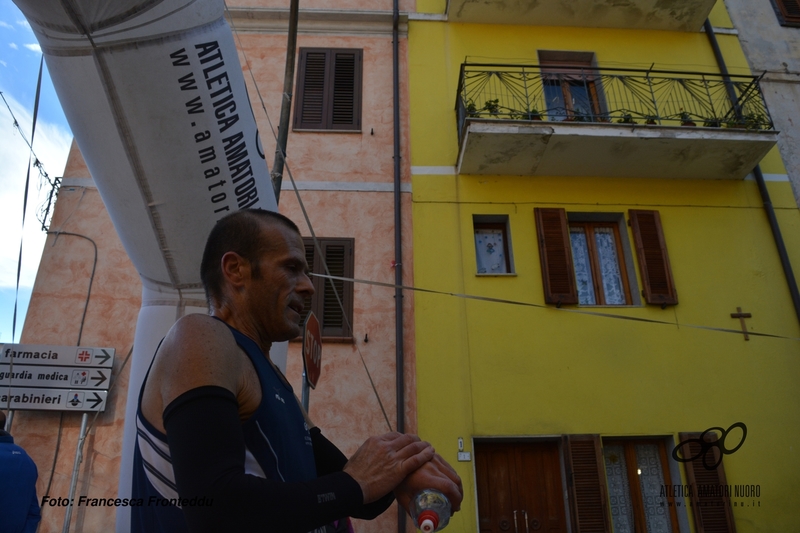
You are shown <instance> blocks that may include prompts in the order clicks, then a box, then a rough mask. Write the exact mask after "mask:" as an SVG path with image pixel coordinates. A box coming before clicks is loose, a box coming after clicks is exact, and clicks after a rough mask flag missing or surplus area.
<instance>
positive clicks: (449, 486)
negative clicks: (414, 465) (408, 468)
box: [394, 453, 464, 513]
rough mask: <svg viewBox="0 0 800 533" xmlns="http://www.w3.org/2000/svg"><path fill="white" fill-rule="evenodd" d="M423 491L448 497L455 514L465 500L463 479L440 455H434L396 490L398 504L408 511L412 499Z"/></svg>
mask: <svg viewBox="0 0 800 533" xmlns="http://www.w3.org/2000/svg"><path fill="white" fill-rule="evenodd" d="M423 489H436V490H438V491H439V492H441V493H442V494H444V495H445V496H447V499H448V500H450V506H451V508H452V511H453V512H454V513H455V512H456V511H458V510H459V509H461V500H462V499H464V488H463V487H462V486H461V478H460V477H459V475H458V474H457V473H456V471H455V470H453V467H452V466H450V465H449V464H447V461H445V460H444V459H442V457H441V456H440V455H439V454H438V453H437V454H435V455H434V457H433V459H431V460H430V461H428V462H427V463H425V464H424V465H422V466H421V467H420V468H418V469H417V470H415V471H414V472H412V473H411V474H410V475H409V476H408V477H407V478H405V479H404V480H403V482H402V483H400V485H399V486H398V487H397V488H396V489H394V495H395V497H396V498H397V503H399V504H400V505H402V506H403V509H405V510H406V511H408V510H409V506H410V505H411V498H413V497H414V495H415V494H417V493H418V492H420V491H421V490H423Z"/></svg>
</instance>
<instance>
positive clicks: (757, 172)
mask: <svg viewBox="0 0 800 533" xmlns="http://www.w3.org/2000/svg"><path fill="white" fill-rule="evenodd" d="M703 28H704V29H705V31H706V36H708V40H709V42H710V43H711V49H712V50H713V51H714V57H715V58H716V60H717V65H718V66H719V70H720V72H721V73H722V76H723V78H724V79H725V87H726V89H727V90H728V97H729V98H730V99H731V103H732V104H733V105H734V106H735V107H737V114H738V102H737V100H738V99H737V97H736V94H735V92H734V91H733V86H732V85H731V83H730V78H729V77H728V67H727V66H726V65H725V59H724V58H723V57H722V52H721V51H720V49H719V43H718V42H717V36H716V35H714V28H712V27H711V22H709V20H708V19H706V21H705V23H704V24H703ZM753 175H754V176H755V178H756V183H757V184H758V192H759V193H761V201H762V202H763V203H764V211H766V213H767V219H769V227H770V229H772V237H773V239H775V246H777V248H778V255H779V256H780V259H781V266H782V267H783V274H784V276H785V277H786V283H787V284H788V285H789V294H790V295H791V296H792V303H793V304H794V312H795V314H796V315H797V320H798V321H799V322H800V291H798V289H797V281H796V280H795V277H794V271H793V270H792V264H791V262H790V261H789V254H788V253H787V252H786V245H785V244H784V242H783V236H782V235H781V228H780V226H779V225H778V219H777V217H776V216H775V209H774V208H773V207H772V200H770V197H769V190H767V184H766V182H765V181H764V174H762V173H761V166H760V165H756V168H754V169H753Z"/></svg>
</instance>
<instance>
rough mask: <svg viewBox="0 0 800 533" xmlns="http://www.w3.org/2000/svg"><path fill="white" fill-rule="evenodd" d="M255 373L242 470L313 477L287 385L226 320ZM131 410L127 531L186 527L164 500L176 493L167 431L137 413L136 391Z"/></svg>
mask: <svg viewBox="0 0 800 533" xmlns="http://www.w3.org/2000/svg"><path fill="white" fill-rule="evenodd" d="M228 328H229V329H230V330H231V332H232V333H233V336H234V338H235V339H236V343H237V344H238V345H239V346H240V347H241V348H242V349H243V350H244V352H245V353H246V354H247V356H248V357H249V358H250V361H252V363H253V367H255V369H256V373H257V374H258V381H259V383H260V384H261V404H260V405H259V406H258V410H256V412H255V414H254V415H253V416H252V417H250V418H249V419H248V420H247V421H245V422H244V423H242V431H243V432H244V440H245V445H246V453H245V473H247V474H251V475H254V476H258V477H262V478H266V479H272V480H276V481H285V482H297V481H307V480H310V479H315V478H316V477H317V471H316V465H315V463H314V450H313V447H312V444H311V435H310V433H309V431H308V425H307V424H306V422H305V419H304V418H303V413H302V412H301V410H300V406H299V405H298V404H297V401H296V399H295V396H294V392H293V391H292V387H291V386H290V385H289V384H288V383H286V382H284V380H283V379H281V377H280V376H279V375H278V373H277V371H276V370H275V369H274V368H273V367H272V365H271V364H270V362H269V361H268V360H267V357H266V356H265V355H264V353H263V352H262V351H261V349H260V348H259V347H258V345H257V344H256V343H255V342H254V341H253V340H251V339H250V338H248V337H246V336H245V335H243V334H241V333H239V332H238V331H237V330H235V329H233V328H232V327H230V326H228ZM148 375H149V371H148ZM146 382H147V377H145V381H144V383H142V388H141V391H140V392H139V405H138V408H137V411H136V426H137V439H136V446H135V449H134V458H133V491H132V498H134V499H141V501H142V505H140V506H139V505H136V506H132V507H131V515H132V517H131V531H132V533H181V532H185V531H187V526H186V520H185V519H184V517H183V512H182V511H181V509H180V507H178V506H176V505H173V504H167V502H166V501H165V500H175V499H178V497H179V496H178V491H177V486H176V485H175V475H174V473H173V470H172V461H171V458H170V451H169V446H168V445H167V436H166V435H164V434H163V433H161V432H160V431H158V430H157V429H156V428H154V427H153V425H152V424H150V423H149V422H148V421H147V420H146V419H145V418H144V416H142V391H144V385H145V383H146Z"/></svg>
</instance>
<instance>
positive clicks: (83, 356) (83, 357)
mask: <svg viewBox="0 0 800 533" xmlns="http://www.w3.org/2000/svg"><path fill="white" fill-rule="evenodd" d="M91 358H92V352H90V351H89V350H83V351H82V352H78V362H80V363H88V362H89V360H90V359H91Z"/></svg>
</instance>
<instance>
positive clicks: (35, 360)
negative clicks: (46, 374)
mask: <svg viewBox="0 0 800 533" xmlns="http://www.w3.org/2000/svg"><path fill="white" fill-rule="evenodd" d="M114 353H115V352H114V348H95V347H88V346H51V345H45V344H0V364H10V363H12V362H13V364H14V366H15V367H16V366H17V365H48V366H75V367H90V368H111V367H112V366H114Z"/></svg>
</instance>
